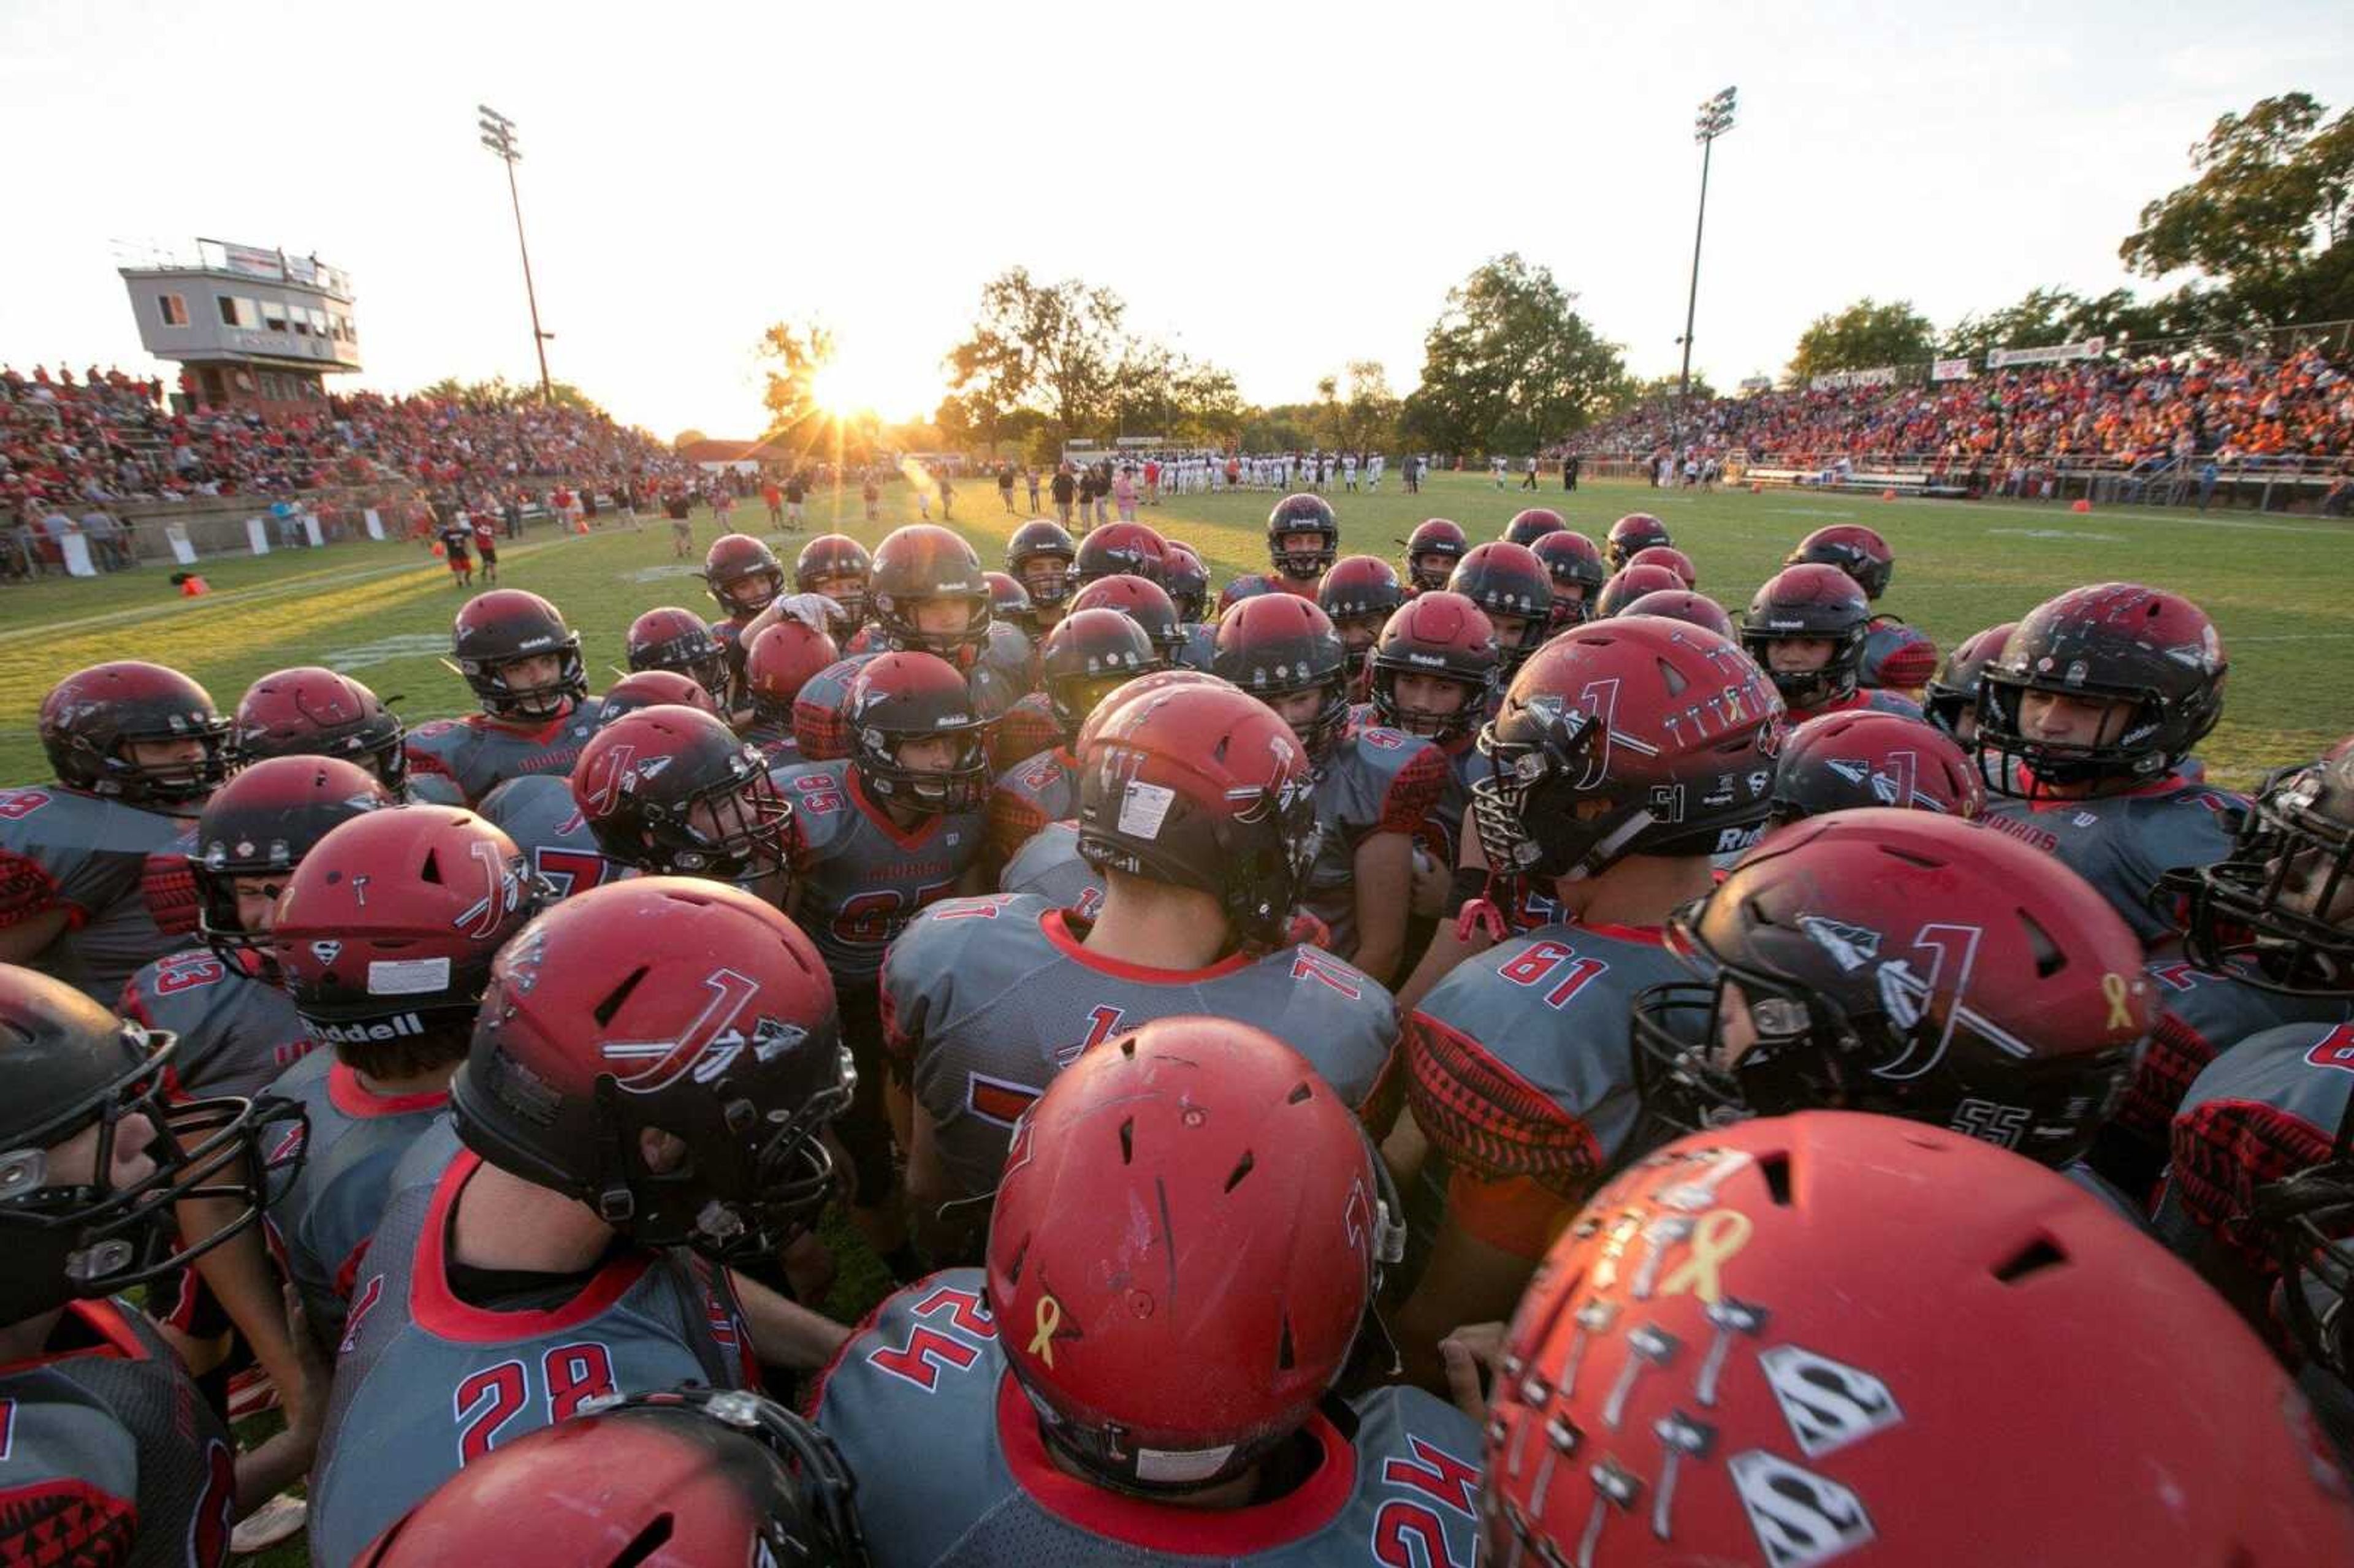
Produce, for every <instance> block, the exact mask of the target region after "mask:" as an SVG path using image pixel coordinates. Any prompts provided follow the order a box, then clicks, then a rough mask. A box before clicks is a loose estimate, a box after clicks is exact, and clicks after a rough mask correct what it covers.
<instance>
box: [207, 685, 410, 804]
mask: <svg viewBox="0 0 2354 1568" xmlns="http://www.w3.org/2000/svg"><path fill="white" fill-rule="evenodd" d="M407 734H408V729H407V727H406V726H403V725H402V724H401V722H400V720H399V719H398V718H397V717H396V716H394V715H393V713H392V711H391V710H390V709H388V708H387V707H386V706H385V705H384V704H383V703H382V702H380V701H378V700H377V698H376V694H375V693H374V692H372V691H370V690H368V688H367V687H366V686H365V685H363V684H362V683H359V682H357V681H355V680H353V679H352V678H351V677H350V676H349V675H345V674H339V673H336V672H335V671H333V670H325V669H322V668H320V667H319V666H318V665H315V664H304V665H298V666H297V667H295V668H293V669H292V670H280V671H278V672H276V673H274V674H269V675H264V676H262V677H261V679H260V680H259V681H256V682H254V683H253V684H252V685H250V686H248V687H247V688H246V689H245V695H244V696H243V697H242V698H240V699H239V701H238V705H237V717H236V718H235V720H233V721H232V722H231V725H230V729H229V743H228V744H229V755H230V757H231V758H232V759H233V760H235V761H236V763H237V764H238V765H239V766H240V767H242V766H243V765H245V764H246V763H249V762H259V761H260V760H261V759H263V758H270V757H339V758H343V759H344V760H345V761H346V762H356V763H358V764H359V765H360V766H361V767H363V768H366V769H367V770H368V771H369V772H371V773H373V774H375V775H376V777H377V778H378V779H381V780H383V782H384V787H385V788H386V789H390V790H391V791H393V792H394V793H395V794H398V793H399V792H400V789H401V786H402V784H403V783H404V782H405V781H406V780H407V779H408V751H407V750H406V749H405V748H404V747H402V745H401V740H402V737H403V736H406V735H407Z"/></svg>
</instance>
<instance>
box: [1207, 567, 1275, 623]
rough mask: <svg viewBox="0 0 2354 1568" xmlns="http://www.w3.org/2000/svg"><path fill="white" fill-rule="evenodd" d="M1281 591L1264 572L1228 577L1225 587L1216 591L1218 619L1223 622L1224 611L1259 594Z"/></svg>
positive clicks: (1255, 597) (1242, 573) (1244, 573)
mask: <svg viewBox="0 0 2354 1568" xmlns="http://www.w3.org/2000/svg"><path fill="white" fill-rule="evenodd" d="M1281 591H1282V590H1281V589H1279V588H1277V587H1276V586H1275V584H1274V582H1273V581H1272V580H1270V579H1269V578H1268V577H1267V574H1266V573H1265V572H1241V573H1237V574H1236V575H1235V576H1234V577H1228V578H1227V579H1226V586H1225V587H1224V588H1220V589H1219V590H1218V619H1219V620H1225V616H1226V611H1228V610H1230V609H1234V607H1235V606H1236V605H1238V604H1240V603H1242V601H1243V600H1245V599H1257V598H1258V597H1259V596H1260V595H1261V594H1270V593H1279V592H1281Z"/></svg>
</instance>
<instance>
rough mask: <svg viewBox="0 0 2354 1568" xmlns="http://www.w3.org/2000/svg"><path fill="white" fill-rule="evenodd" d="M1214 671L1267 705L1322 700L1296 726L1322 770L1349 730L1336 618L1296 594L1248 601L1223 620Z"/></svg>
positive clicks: (1345, 666)
mask: <svg viewBox="0 0 2354 1568" xmlns="http://www.w3.org/2000/svg"><path fill="white" fill-rule="evenodd" d="M1210 669H1211V671H1212V672H1213V673H1215V674H1216V675H1217V676H1218V677H1219V678H1220V679H1222V680H1225V681H1230V682H1232V683H1234V684H1235V685H1236V686H1239V687H1241V688H1242V689H1243V690H1244V691H1246V692H1247V693H1249V694H1251V695H1252V696H1254V697H1257V698H1258V699H1259V700H1261V701H1262V702H1266V703H1270V704H1272V703H1274V702H1276V701H1277V700H1278V699H1279V698H1283V697H1288V696H1290V695H1292V694H1295V693H1299V692H1310V691H1312V692H1318V693H1320V694H1322V698H1323V701H1322V702H1321V703H1320V705H1318V707H1317V710H1316V712H1315V714H1314V715H1312V716H1310V717H1309V718H1308V719H1306V720H1304V721H1302V722H1301V723H1299V725H1297V726H1294V728H1295V730H1296V732H1297V733H1298V735H1299V741H1300V744H1301V745H1303V746H1305V747H1307V748H1308V755H1309V757H1310V759H1311V760H1312V761H1314V762H1316V763H1318V764H1321V763H1322V762H1323V760H1324V758H1326V757H1327V756H1328V755H1330V753H1331V749H1332V747H1333V745H1334V744H1335V743H1336V742H1338V741H1339V739H1340V738H1341V732H1342V731H1343V730H1345V729H1346V728H1348V726H1349V656H1348V652H1347V650H1346V649H1344V648H1343V647H1342V646H1341V634H1340V632H1339V631H1337V630H1334V629H1333V626H1332V619H1331V617H1330V616H1328V615H1326V614H1325V613H1324V612H1323V611H1322V610H1320V609H1317V608H1316V606H1314V605H1312V604H1310V603H1309V602H1308V600H1306V599H1301V598H1299V596H1298V595H1296V594H1288V593H1286V594H1267V595H1266V596H1264V597H1262V598H1259V599H1246V600H1244V601H1243V602H1242V603H1241V604H1239V605H1236V606H1235V609H1234V611H1233V612H1232V613H1231V614H1228V615H1225V616H1222V617H1220V618H1219V620H1218V637H1217V641H1216V643H1215V645H1214V647H1213V649H1212V650H1211V653H1210Z"/></svg>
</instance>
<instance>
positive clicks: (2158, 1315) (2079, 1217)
mask: <svg viewBox="0 0 2354 1568" xmlns="http://www.w3.org/2000/svg"><path fill="white" fill-rule="evenodd" d="M2046 863H2047V864H2049V862H2048V861H2047V862H2046ZM1018 1337H1019V1336H1018V1335H1016V1334H1014V1333H1013V1330H1012V1328H1011V1327H1010V1326H1009V1330H1008V1339H1009V1340H1013V1339H1017V1338H1018ZM2192 1345H2195V1346H2197V1347H2199V1350H2198V1351H2197V1352H2196V1353H2166V1352H2162V1351H2156V1350H2155V1349H2154V1347H2158V1346H2192ZM2028 1411H2031V1412H2033V1413H2034V1415H2033V1418H2032V1419H2023V1418H2020V1416H2019V1415H2018V1414H2017V1413H2020V1412H2028ZM2323 1453H2324V1447H2323V1444H2322V1440H2321V1439H2320V1437H2319V1436H2318V1433H2317V1429H2316V1428H2315V1426H2314V1423H2313V1417H2312V1414H2311V1413H2310V1412H2309V1411H2308V1410H2307V1409H2306V1404H2305V1401H2304V1399H2303V1398H2302V1397H2301V1396H2300V1395H2299V1394H2298V1393H2296V1390H2295V1388H2293V1387H2292V1386H2291V1383H2290V1381H2289V1378H2288V1376H2287V1375H2286V1374H2285V1373H2284V1372H2282V1371H2281V1370H2280V1368H2279V1367H2278V1365H2277V1364H2275V1363H2274V1361H2272V1359H2271V1357H2270V1355H2269V1353H2268V1352H2267V1351H2265V1349H2264V1346H2263V1344H2262V1343H2261V1342H2260V1341H2259V1340H2257V1339H2256V1337H2255V1336H2254V1335H2253V1334H2252V1333H2250V1332H2249V1331H2248V1330H2247V1329H2246V1328H2245V1326H2244V1325H2243V1324H2242V1323H2241V1322H2240V1321H2238V1319H2236V1317H2235V1315H2234V1314H2233V1313H2232V1309H2231V1308H2230V1307H2229V1306H2227V1305H2226V1304H2225V1303H2224V1302H2223V1300H2222V1298H2221V1297H2219V1296H2217V1295H2216V1294H2215V1293H2214V1292H2212V1291H2211V1290H2209V1289H2207V1288H2206V1287H2204V1286H2203V1285H2201V1284H2200V1281H2199V1279H2198V1277H2196V1276H2195V1275H2193V1274H2192V1273H2191V1272H2190V1269H2188V1268H2186V1267H2184V1266H2182V1265H2181V1264H2180V1263H2179V1262H2178V1261H2177V1260H2176V1259H2175V1258H2173V1257H2172V1256H2171V1255H2168V1253H2167V1251H2166V1250H2165V1248H2163V1247H2162V1246H2160V1245H2158V1244H2157V1243H2156V1242H2154V1241H2151V1240H2150V1239H2148V1238H2147V1236H2144V1235H2142V1234H2138V1233H2137V1231H2136V1230H2135V1228H2134V1227H2132V1226H2130V1225H2126V1224H2118V1223H2117V1219H2116V1216H2115V1213H2113V1212H2112V1211H2111V1210H2110V1209H2109V1208H2108V1206H2107V1205H2106V1204H2105V1203H2104V1202H2101V1201H2100V1200H2099V1199H2098V1198H2096V1197H2094V1196H2093V1195H2092V1194H2090V1193H2088V1192H2084V1190H2083V1189H2081V1188H2079V1187H2077V1186H2075V1185H2074V1184H2073V1183H2072V1182H2070V1181H2067V1180H2066V1179H2065V1178H2063V1177H2062V1176H2059V1175H2057V1174H2055V1173H2054V1172H2052V1171H2043V1170H2040V1169H2038V1168H2037V1167H2036V1166H2034V1165H2032V1164H2031V1163H2029V1162H2028V1161H2026V1160H2019V1159H2015V1158H2014V1157H2012V1156H2010V1155H2009V1154H2006V1153H2004V1152H2002V1151H2001V1150H1997V1149H1989V1148H1988V1147H1986V1146H1985V1145H1984V1144H1983V1143H1981V1142H1979V1141H1978V1140H1977V1139H1972V1138H1969V1137H1967V1136H1963V1135H1958V1134H1956V1133H1952V1132H1946V1131H1942V1130H1939V1129H1937V1128H1924V1127H1917V1126H1911V1125H1908V1124H1906V1123H1904V1122H1901V1121H1896V1120H1893V1119H1892V1118H1886V1117H1874V1116H1853V1115H1843V1114H1840V1113H1837V1112H1827V1111H1818V1112H1812V1113H1809V1114H1808V1115H1804V1116H1795V1117H1789V1118H1779V1119H1773V1120H1756V1121H1748V1122H1744V1123H1741V1124H1740V1125H1738V1126H1734V1127H1728V1128H1722V1129H1717V1130H1712V1131H1709V1132H1705V1133H1701V1134H1697V1135H1695V1136H1693V1137H1691V1138H1687V1139H1681V1141H1679V1142H1676V1143H1674V1144H1671V1145H1670V1146H1669V1147H1668V1148H1666V1149H1664V1150H1660V1151H1659V1153H1657V1154H1653V1155H1650V1156H1649V1157H1648V1158H1646V1159H1643V1160H1638V1161H1637V1162H1636V1163H1635V1164H1634V1165H1633V1166H1632V1168H1630V1169H1629V1170H1628V1171H1625V1172H1624V1173H1623V1174H1621V1175H1620V1176H1619V1177H1618V1178H1617V1180H1616V1181H1613V1182H1611V1183H1610V1185H1608V1186H1607V1187H1606V1188H1605V1189H1603V1191H1602V1192H1600V1193H1598V1194H1597V1195H1596V1197H1595V1199H1594V1200H1593V1202H1589V1203H1588V1204H1587V1205H1586V1206H1585V1212H1584V1213H1581V1214H1580V1215H1579V1216H1578V1217H1577V1219H1576V1220H1575V1221H1574V1222H1573V1223H1572V1224H1570V1226H1569V1228H1568V1229H1567V1230H1566V1231H1564V1233H1563V1234H1562V1235H1561V1238H1560V1239H1559V1240H1558V1241H1557V1242H1556V1243H1555V1244H1554V1245H1553V1252H1552V1254H1551V1255H1549V1256H1548V1257H1547V1258H1546V1259H1545V1262H1544V1264H1543V1267H1542V1268H1541V1269H1540V1270H1539V1271H1538V1274H1537V1277H1536V1280H1535V1282H1534V1283H1533V1284H1532V1285H1531V1287H1529V1292H1528V1294H1527V1296H1526V1297H1524V1298H1522V1302H1521V1307H1520V1310H1519V1312H1518V1313H1517V1314H1516V1315H1515V1317H1514V1319H1513V1322H1512V1327H1511V1332H1510V1334H1509V1335H1508V1336H1507V1338H1506V1340H1505V1343H1504V1354H1503V1358H1502V1361H1501V1363H1500V1369H1499V1375H1498V1377H1497V1380H1496V1397H1495V1401H1494V1403H1493V1404H1491V1405H1490V1409H1489V1420H1488V1428H1487V1455H1486V1463H1485V1471H1486V1477H1485V1485H1484V1486H1483V1487H1482V1489H1481V1498H1482V1499H1483V1501H1482V1505H1481V1506H1482V1508H1483V1510H1484V1518H1483V1520H1482V1528H1481V1538H1482V1544H1483V1545H1484V1546H1485V1548H1486V1550H1487V1551H1488V1552H1489V1553H1490V1556H1491V1558H1492V1560H1494V1561H1496V1562H1499V1563H1503V1562H1518V1563H1532V1564H1533V1563H1569V1562H1573V1561H1575V1562H1581V1563H1592V1564H1596V1568H1607V1565H1610V1564H1646V1565H1649V1564H1656V1565H1659V1568H1667V1565H1668V1564H1697V1563H1711V1564H1714V1563H1773V1564H1782V1565H1785V1568H1799V1565H1801V1564H1814V1563H1834V1562H1836V1563H1842V1564H1843V1563H1846V1562H1847V1561H1848V1559H1849V1556H1850V1553H1853V1554H1854V1561H1856V1562H1858V1563H1904V1564H1906V1565H1907V1568H1962V1565H1966V1564H1970V1565H1975V1564H1983V1563H2097V1562H2120V1563H2231V1564H2234V1565H2244V1568H2289V1565H2303V1564H2307V1563H2346V1562H2354V1514H2349V1511H2348V1509H2347V1506H2346V1498H2345V1484H2344V1482H2343V1480H2342V1479H2341V1478H2339V1476H2338V1472H2337V1470H2336V1468H2335V1467H2334V1466H2333V1465H2332V1464H2331V1462H2330V1461H2329V1460H2328V1459H2327V1458H2326V1457H2323ZM2094 1456H2097V1458H2094ZM2088 1467H2090V1469H2088ZM2091 1470H2097V1472H2098V1475H2099V1477H2100V1478H2101V1479H2099V1480H2094V1479H2092V1478H2090V1472H2091ZM1989 1494H1993V1495H1999V1496H2000V1497H2001V1498H2002V1499H2003V1505H2002V1506H2001V1507H1999V1508H1992V1509H1989V1508H1988V1507H1987V1506H1986V1502H1985V1499H1986V1498H1987V1497H1988V1495H1989Z"/></svg>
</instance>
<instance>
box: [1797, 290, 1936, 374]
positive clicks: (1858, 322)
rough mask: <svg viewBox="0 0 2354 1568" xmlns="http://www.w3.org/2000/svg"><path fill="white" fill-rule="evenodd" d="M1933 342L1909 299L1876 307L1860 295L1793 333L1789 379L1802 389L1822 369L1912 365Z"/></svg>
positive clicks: (1933, 331) (1928, 353)
mask: <svg viewBox="0 0 2354 1568" xmlns="http://www.w3.org/2000/svg"><path fill="white" fill-rule="evenodd" d="M1936 344H1937V334H1936V329H1935V327H1933V326H1931V325H1930V324H1929V318H1928V317H1926V316H1925V315H1923V314H1921V313H1920V312H1918V311H1916V310H1914V308H1913V302H1912V301H1910V300H1891V301H1889V302H1887V303H1886V304H1882V303H1881V302H1879V301H1877V300H1874V299H1872V297H1871V296H1869V295H1866V296H1865V297H1864V298H1862V299H1861V300H1858V301H1857V302H1855V303H1853V304H1851V305H1850V306H1848V308H1847V309H1845V310H1843V311H1841V312H1840V313H1839V314H1837V315H1835V316H1817V317H1816V318H1815V319H1814V321H1813V323H1811V324H1809V325H1808V328H1807V330H1806V331H1805V332H1803V333H1800V334H1798V347H1797V352H1796V353H1794V354H1793V355H1791V356H1790V379H1791V381H1792V383H1793V384H1795V385H1797V386H1801V387H1803V386H1805V385H1806V383H1807V380H1808V377H1809V376H1820V375H1822V374H1823V373H1824V372H1826V371H1831V370H1873V369H1877V368H1878V367H1880V366H1883V365H1912V364H1918V363H1919V362H1920V361H1922V360H1925V359H1927V358H1929V357H1931V355H1933V353H1934V352H1935V348H1936Z"/></svg>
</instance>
